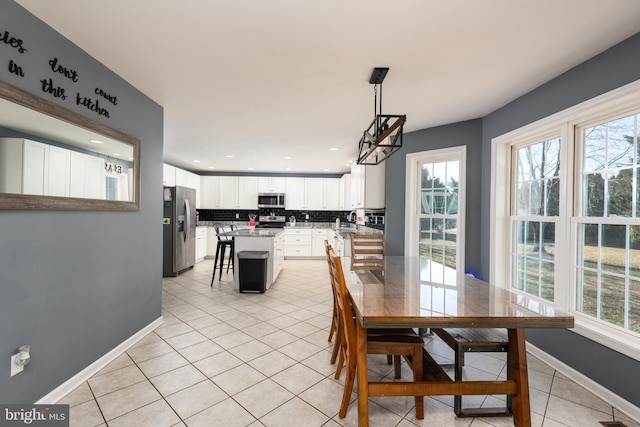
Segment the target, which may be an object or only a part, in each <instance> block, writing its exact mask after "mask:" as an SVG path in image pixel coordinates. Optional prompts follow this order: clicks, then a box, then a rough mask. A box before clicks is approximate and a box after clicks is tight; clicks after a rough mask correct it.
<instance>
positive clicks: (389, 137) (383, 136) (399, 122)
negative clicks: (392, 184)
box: [357, 67, 407, 165]
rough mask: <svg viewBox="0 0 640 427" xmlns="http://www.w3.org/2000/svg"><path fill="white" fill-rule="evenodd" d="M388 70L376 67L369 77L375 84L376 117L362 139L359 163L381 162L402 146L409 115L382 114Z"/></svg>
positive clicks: (374, 103) (373, 163) (374, 163)
mask: <svg viewBox="0 0 640 427" xmlns="http://www.w3.org/2000/svg"><path fill="white" fill-rule="evenodd" d="M388 71H389V68H380V67H376V68H374V69H373V73H372V74H371V77H370V78H369V83H370V84H372V85H374V86H373V110H374V111H373V113H374V118H373V121H372V122H371V124H370V125H369V127H368V128H367V129H366V130H365V131H364V133H363V134H362V138H361V139H360V143H359V150H358V161H357V163H358V164H359V165H377V164H380V163H382V162H384V161H385V160H387V159H388V158H389V157H391V155H392V154H393V153H395V152H396V151H398V149H400V148H401V147H402V128H403V127H404V123H405V122H406V121H407V116H406V115H393V114H382V81H383V80H384V78H385V76H386V75H387V72H388ZM378 92H379V96H380V99H379V100H378Z"/></svg>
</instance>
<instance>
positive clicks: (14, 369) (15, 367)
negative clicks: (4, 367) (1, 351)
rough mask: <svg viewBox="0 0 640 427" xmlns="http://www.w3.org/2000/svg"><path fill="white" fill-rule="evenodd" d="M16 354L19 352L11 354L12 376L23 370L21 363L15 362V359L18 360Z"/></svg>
mask: <svg viewBox="0 0 640 427" xmlns="http://www.w3.org/2000/svg"><path fill="white" fill-rule="evenodd" d="M18 355H20V353H16V354H14V355H13V356H11V376H14V375H16V374H19V373H20V372H22V371H24V366H23V365H18V364H16V360H18Z"/></svg>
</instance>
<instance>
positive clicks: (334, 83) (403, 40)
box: [16, 0, 640, 173]
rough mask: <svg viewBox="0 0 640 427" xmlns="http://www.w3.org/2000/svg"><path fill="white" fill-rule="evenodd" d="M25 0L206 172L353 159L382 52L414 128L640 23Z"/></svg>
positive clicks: (631, 0)
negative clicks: (146, 109) (149, 111)
mask: <svg viewBox="0 0 640 427" xmlns="http://www.w3.org/2000/svg"><path fill="white" fill-rule="evenodd" d="M16 1H17V2H18V3H19V4H21V5H22V6H24V7H25V8H27V9H28V10H29V11H31V12H32V13H33V14H35V15H36V16H38V17H39V18H40V19H42V20H43V21H45V22H46V23H47V24H49V25H50V26H51V27H53V28H55V29H56V30H57V31H59V32H60V33H61V34H62V35H64V36H65V37H67V38H68V39H70V40H71V41H73V42H74V43H75V44H77V45H78V46H79V47H80V48H82V49H83V50H85V51H86V52H88V53H89V54H90V55H92V56H93V57H94V58H96V59H97V60H99V61H100V62H102V63H103V64H104V65H106V66H107V67H108V68H110V69H111V70H113V71H114V72H115V73H117V74H118V75H120V76H121V77H122V78H124V79H125V80H127V81H128V82H129V83H131V84H132V85H133V86H135V87H136V88H138V89H139V90H141V91H142V92H143V93H145V94H146V95H147V96H149V97H150V98H152V99H153V100H154V101H156V102H157V103H159V104H160V105H162V106H163V107H164V158H165V161H166V162H168V163H172V164H174V165H176V166H180V167H183V168H186V169H189V170H193V171H206V172H216V171H234V172H248V171H249V169H248V168H253V171H254V172H270V173H280V172H282V173H299V172H307V173H339V172H344V171H347V170H348V169H349V166H348V162H349V160H353V159H355V157H356V154H357V143H358V141H359V139H360V137H361V135H362V132H363V131H364V130H365V128H367V127H368V126H369V123H370V122H371V120H372V118H373V114H374V113H373V85H370V84H369V76H370V75H371V71H372V69H373V68H374V67H389V68H390V70H389V73H388V74H387V77H386V79H385V81H384V84H383V89H384V99H383V101H384V102H383V108H382V110H383V113H385V114H406V115H407V124H406V125H405V132H410V131H413V130H418V129H423V128H428V127H433V126H438V125H442V124H447V123H453V122H458V121H462V120H467V119H473V118H478V117H482V116H484V115H486V114H488V113H490V112H492V111H494V110H495V109H497V108H499V107H501V106H503V105H504V104H506V103H508V102H510V101H512V100H513V99H515V98H517V97H519V96H520V95H522V94H524V93H526V92H528V91H530V90H532V89H534V88H535V87H537V86H539V85H540V84H542V83H544V82H546V81H548V80H550V79H552V78H553V77H555V76H557V75H559V74H561V73H563V72H565V71H567V70H568V69H570V68H572V67H574V66H575V65H577V64H579V63H581V62H583V61H584V60H586V59H588V58H590V57H592V56H594V55H596V54H598V53H600V52H602V51H603V50H605V49H607V48H608V47H610V46H612V45H614V44H616V43H618V42H620V41H622V40H624V39H625V38H627V37H629V36H631V35H633V34H635V33H637V32H639V31H640V19H639V18H640V1H638V0H606V1H605V0H560V1H559V0H483V1H479V0H401V1H390V0H386V1H380V0H299V1H295V0H235V1H234V0H185V1H176V0H106V1H105V0H56V1H43V0H16ZM603 78H606V76H603ZM332 147H335V148H339V150H338V151H329V148H332ZM225 155H233V156H234V157H233V158H226V157H225ZM396 155H398V154H396ZM285 156H291V157H292V158H291V159H290V160H287V159H284V157H285ZM193 160H200V162H199V163H194V162H193ZM210 167H213V168H214V169H210Z"/></svg>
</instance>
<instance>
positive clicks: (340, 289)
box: [329, 249, 356, 354]
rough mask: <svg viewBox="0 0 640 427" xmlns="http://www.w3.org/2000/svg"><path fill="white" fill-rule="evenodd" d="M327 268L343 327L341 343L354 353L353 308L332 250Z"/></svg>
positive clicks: (337, 258)
mask: <svg viewBox="0 0 640 427" xmlns="http://www.w3.org/2000/svg"><path fill="white" fill-rule="evenodd" d="M329 267H330V270H331V275H332V276H333V280H334V286H335V293H336V303H337V306H338V313H339V316H338V317H339V319H340V323H341V325H342V327H343V329H342V332H343V334H342V335H343V336H342V339H343V342H342V345H344V346H345V350H346V352H355V351H356V329H355V323H354V321H353V308H352V307H351V301H350V300H349V295H348V291H347V284H346V282H345V279H344V271H343V269H342V261H341V260H340V257H339V256H337V255H336V254H335V252H333V249H331V250H330V251H329ZM352 354H355V353H352Z"/></svg>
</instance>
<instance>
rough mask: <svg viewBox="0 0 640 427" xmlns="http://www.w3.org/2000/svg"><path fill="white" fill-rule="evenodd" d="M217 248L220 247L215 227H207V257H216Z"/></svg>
mask: <svg viewBox="0 0 640 427" xmlns="http://www.w3.org/2000/svg"><path fill="white" fill-rule="evenodd" d="M216 249H218V234H217V233H216V229H215V228H214V227H207V252H206V256H205V257H206V258H211V259H215V256H216Z"/></svg>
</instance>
